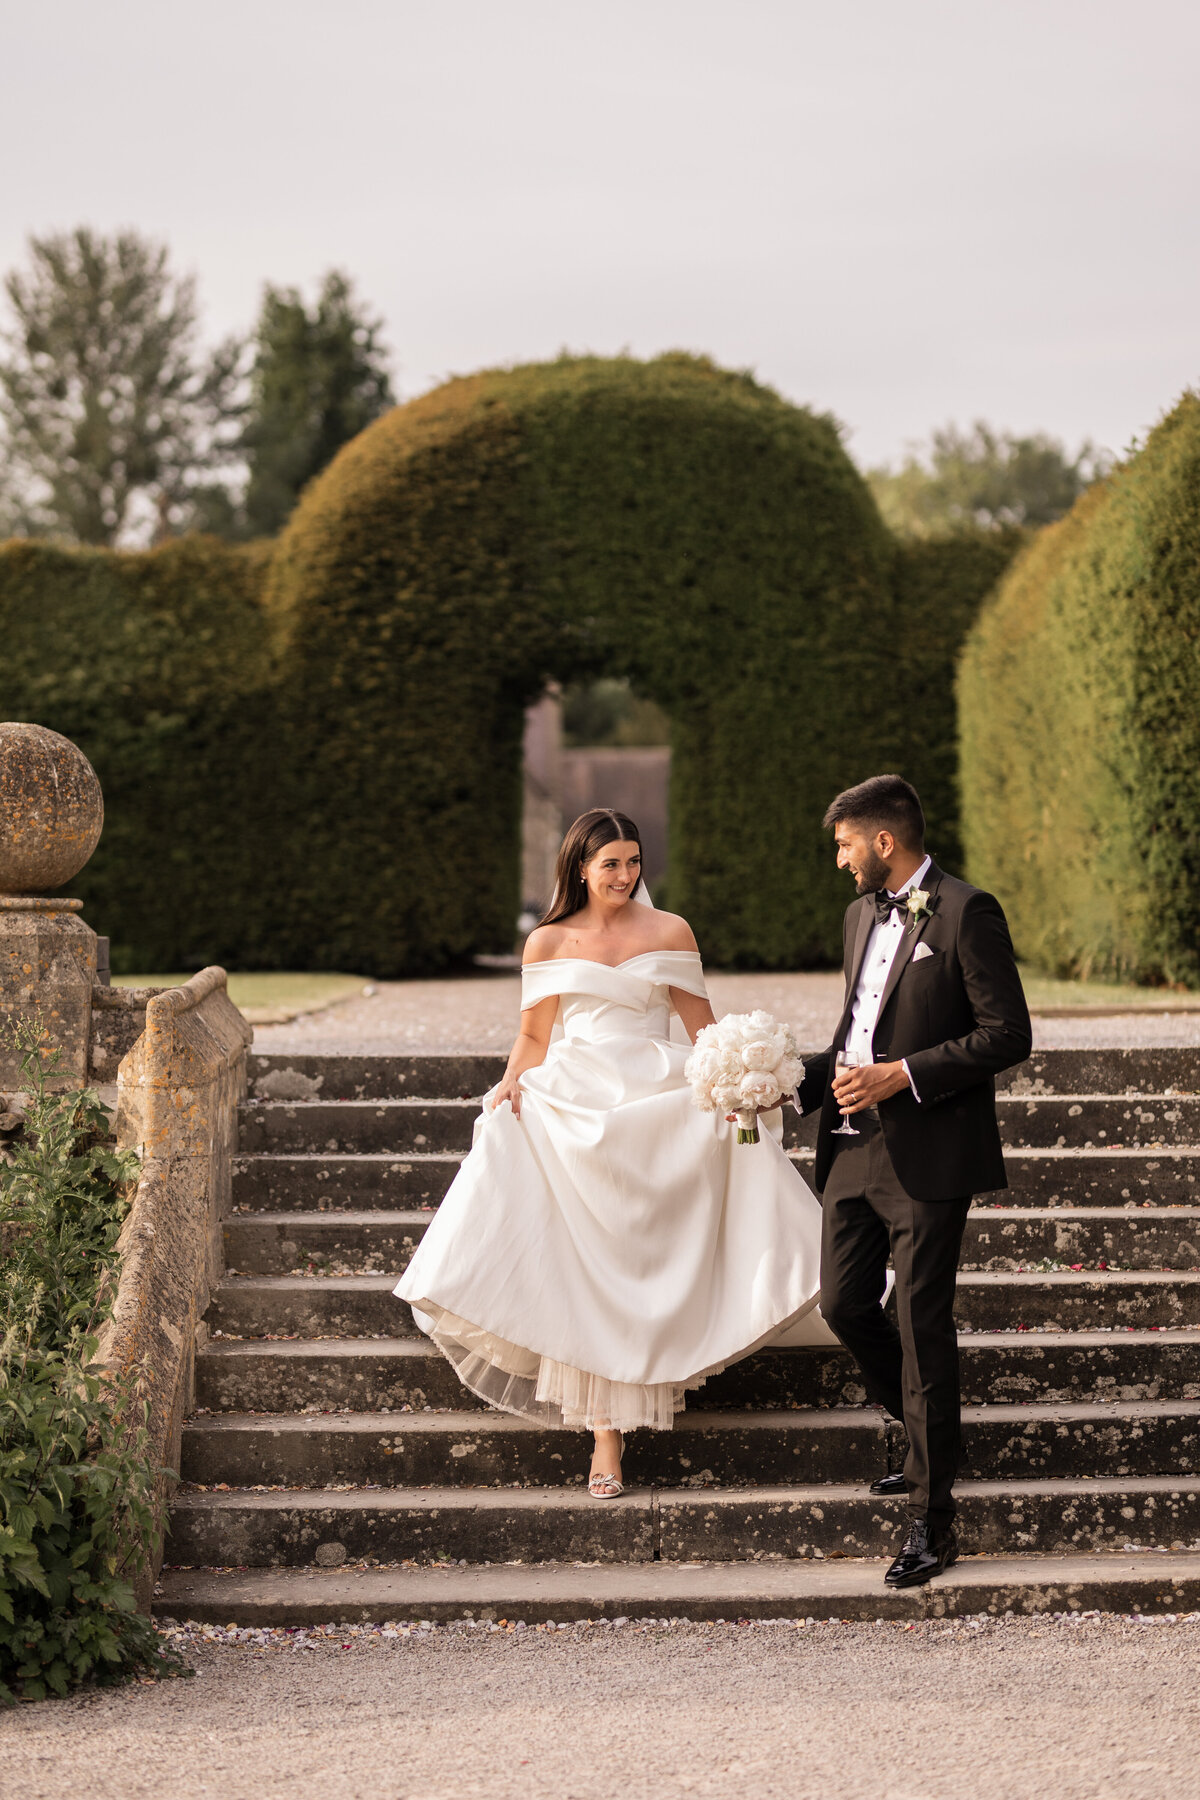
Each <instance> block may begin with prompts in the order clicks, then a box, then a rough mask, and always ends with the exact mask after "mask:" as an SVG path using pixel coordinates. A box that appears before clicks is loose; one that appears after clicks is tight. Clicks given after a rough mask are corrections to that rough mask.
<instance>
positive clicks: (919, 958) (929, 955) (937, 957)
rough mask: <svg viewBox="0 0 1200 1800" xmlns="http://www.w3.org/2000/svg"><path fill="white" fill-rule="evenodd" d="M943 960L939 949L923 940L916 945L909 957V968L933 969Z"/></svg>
mask: <svg viewBox="0 0 1200 1800" xmlns="http://www.w3.org/2000/svg"><path fill="white" fill-rule="evenodd" d="M943 960H944V958H943V956H942V953H941V951H940V950H936V949H935V948H934V946H933V945H932V944H926V943H924V942H922V943H920V944H918V945H917V947H916V949H915V950H914V951H913V953H912V956H911V958H910V959H909V965H908V966H909V968H910V969H933V968H936V967H937V966H938V964H939V963H941V962H942V961H943Z"/></svg>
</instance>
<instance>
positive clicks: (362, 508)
mask: <svg viewBox="0 0 1200 1800" xmlns="http://www.w3.org/2000/svg"><path fill="white" fill-rule="evenodd" d="M1007 554H1008V550H1007V548H1005V547H1003V546H998V545H997V544H995V543H994V542H993V543H987V542H983V541H980V542H976V541H975V540H971V539H963V540H953V541H951V542H949V543H947V544H944V545H938V544H923V545H917V546H911V547H907V548H898V547H897V546H896V544H895V543H894V542H893V540H892V539H891V537H890V536H889V534H888V533H887V531H886V530H885V528H884V526H883V525H882V522H881V521H880V518H879V515H878V513H877V511H876V509H875V506H874V503H873V501H872V500H871V498H870V495H869V493H868V491H867V489H866V486H865V484H864V482H863V481H862V479H861V478H860V476H859V475H858V473H857V471H856V470H855V469H854V467H853V465H852V463H851V462H850V460H849V458H848V457H847V455H846V453H845V451H844V449H843V448H842V445H841V442H840V439H839V436H838V432H837V429H836V427H835V425H834V424H833V422H832V421H831V420H829V419H827V418H823V417H819V416H816V415H814V414H813V413H811V412H808V411H806V410H804V409H802V408H798V407H795V406H792V405H789V404H788V403H787V402H785V401H783V400H781V399H780V398H779V396H778V395H776V394H774V393H772V392H771V391H770V390H769V389H766V388H763V387H761V386H759V385H758V384H757V383H755V382H754V381H753V380H751V379H750V378H749V377H747V376H744V375H738V374H731V373H728V372H726V371H722V370H719V369H717V368H715V367H714V366H713V365H712V364H711V363H709V362H707V361H706V360H704V359H702V358H697V357H690V356H683V355H673V356H666V357H660V358H659V359H657V360H656V361H654V362H651V363H639V362H636V361H634V360H633V359H631V358H617V359H613V360H607V361H605V360H600V359H595V358H563V359H561V360H559V361H557V362H554V363H550V364H540V365H534V366H530V367H526V368H519V369H513V370H507V371H496V372H491V373H486V374H482V375H478V376H474V377H471V378H468V379H465V380H460V381H454V382H451V383H449V384H447V385H446V386H445V387H443V388H440V389H438V390H437V391H436V392H434V393H432V394H429V395H426V396H424V397H423V398H422V399H420V400H417V401H414V402H412V403H411V404H409V405H407V406H404V407H401V408H397V409H396V410H394V411H393V412H391V413H389V414H387V415H386V416H385V417H383V418H382V419H380V420H378V421H377V422H376V423H375V424H374V425H372V426H371V427H369V428H368V429H367V430H366V431H365V432H363V433H362V434H361V435H360V436H359V437H358V438H357V439H355V440H354V441H353V442H352V443H351V444H349V445H348V446H347V447H346V448H345V449H344V450H343V451H342V452H341V453H340V454H339V456H338V457H337V458H336V459H335V460H334V462H333V463H332V464H331V465H330V467H329V468H328V469H327V470H326V471H325V473H324V474H323V475H322V476H321V477H319V478H318V480H317V481H315V482H314V483H313V484H312V486H311V487H310V488H309V489H308V491H307V492H306V494H305V495H304V497H303V498H302V500H301V502H300V504H299V506H298V508H297V510H296V512H295V513H294V514H293V517H292V519H291V521H290V522H289V525H288V527H287V529H286V530H285V532H284V533H283V534H282V536H281V537H280V538H279V540H278V541H277V542H276V543H275V544H274V545H261V546H251V547H249V548H248V549H240V550H239V549H234V548H230V547H228V546H224V545H221V544H218V543H216V542H214V541H210V540H191V541H184V542H181V543H178V544H174V545H170V546H166V547H164V548H162V549H159V550H156V551H153V552H150V553H148V554H146V555H141V556H138V555H120V554H113V553H105V552H87V553H70V552H65V551H62V550H55V549H50V548H47V547H45V546H38V545H31V544H17V545H12V546H10V547H8V548H7V549H5V550H4V551H2V552H0V620H2V621H3V625H4V631H5V634H6V636H5V641H6V647H7V651H8V654H7V656H6V659H5V662H4V665H3V667H2V668H0V713H2V714H3V715H5V716H8V717H10V718H28V719H34V720H37V721H38V722H40V723H42V724H45V725H49V726H51V727H52V728H54V729H55V730H59V731H63V732H65V733H66V735H67V736H69V737H72V738H74V739H75V741H76V742H78V743H79V744H80V746H81V747H82V748H83V749H84V750H85V751H86V752H87V754H88V755H89V756H90V757H91V759H92V761H93V762H94V764H95V766H96V769H97V771H98V773H99V775H100V779H101V782H102V783H103V786H104V790H105V796H106V803H107V809H108V823H107V826H106V830H105V835H104V838H103V840H102V843H101V847H100V849H99V851H98V852H97V854H96V857H95V859H94V862H93V864H92V865H91V867H90V868H89V869H88V870H87V871H86V872H85V874H84V875H83V876H82V877H81V879H80V880H79V881H78V882H77V883H73V884H72V888H73V889H74V890H75V891H77V892H79V893H80V894H81V895H82V896H83V897H84V899H85V900H86V901H87V906H88V915H89V917H90V918H91V919H92V921H93V922H94V923H95V924H96V926H97V927H98V928H99V929H101V930H106V931H107V932H108V933H109V934H110V936H111V937H112V938H113V939H114V963H115V966H116V967H118V968H121V969H126V970H128V969H130V968H132V967H134V966H138V967H141V968H143V969H144V968H147V967H158V968H170V967H175V968H187V967H191V966H196V965H199V964H202V963H204V962H207V961H218V962H223V963H226V964H229V965H232V966H238V967H241V968H247V967H251V968H252V967H261V968H270V967H289V966H290V967H309V968H353V969H357V970H361V971H362V972H364V973H371V974H375V975H381V976H387V975H399V974H409V973H416V972H420V971H431V970H436V969H441V968H446V967H449V966H453V965H454V964H456V963H459V962H463V961H465V960H466V959H467V958H469V957H470V955H472V954H473V953H477V952H480V951H497V950H506V949H508V948H510V947H511V943H512V936H513V921H514V919H515V916H516V912H517V907H518V903H519V898H520V896H519V893H518V839H519V821H520V805H521V772H520V746H521V731H522V711H523V708H524V706H525V705H526V704H527V703H528V701H530V700H531V699H532V698H534V697H535V696H536V695H537V694H538V693H539V692H540V691H541V690H542V688H543V686H544V684H545V682H546V681H547V680H548V679H550V678H557V679H558V680H560V681H564V682H568V681H572V680H580V679H589V678H591V677H593V676H595V675H599V674H611V675H618V676H624V677H628V678H629V679H630V680H631V682H632V683H633V685H634V687H635V688H636V689H637V690H638V691H639V692H641V693H643V694H645V695H646V696H648V697H649V698H651V699H653V700H655V701H657V702H658V703H659V704H660V705H662V706H663V707H664V708H665V709H666V711H667V712H668V714H669V715H670V718H671V721H672V732H673V760H672V794H671V846H670V860H671V896H670V903H671V905H672V906H673V907H676V908H678V909H679V910H681V911H683V912H684V913H686V914H687V916H688V917H689V918H690V919H691V920H692V923H693V924H694V926H695V928H696V931H697V933H698V935H699V938H700V941H701V944H702V946H703V949H704V951H705V954H706V955H707V956H708V957H709V959H710V960H711V961H713V962H714V963H718V964H720V963H724V964H726V965H738V964H740V965H741V966H744V967H781V968H782V967H798V966H806V965H812V964H817V963H821V962H826V961H829V960H830V959H836V957H837V956H838V955H839V954H840V944H841V918H842V913H843V911H844V908H845V904H846V901H847V898H848V887H847V883H846V880H845V878H844V877H843V876H840V875H839V874H838V873H837V871H836V869H835V866H834V859H833V856H832V854H831V847H830V843H829V840H828V838H827V837H826V836H825V834H823V833H822V832H821V829H820V818H821V814H822V812H823V810H824V807H825V805H826V803H827V802H828V800H829V798H830V797H831V796H832V794H833V793H834V792H836V791H837V790H838V789H839V788H841V787H844V786H846V785H847V784H849V783H851V782H854V781H858V780H860V779H862V777H864V776H865V775H868V774H873V773H877V772H879V771H880V770H881V769H883V768H887V767H891V768H897V769H900V770H901V771H903V772H905V773H907V774H909V775H910V776H911V777H912V778H913V779H914V780H916V781H917V783H918V785H919V786H920V787H921V789H922V793H923V796H924V798H925V801H926V805H927V808H928V810H929V815H930V820H931V824H932V826H933V827H934V836H933V845H934V848H935V850H936V851H937V852H938V854H939V855H941V856H942V857H943V859H944V860H946V861H948V862H949V863H950V864H951V866H953V865H954V863H955V861H956V858H957V829H956V817H957V814H956V806H955V797H954V777H953V748H952V747H953V742H954V716H953V693H952V683H951V680H950V667H951V664H952V661H953V656H954V654H955V652H956V650H957V647H958V644H959V641H960V639H961V636H962V632H963V630H964V629H965V624H966V621H967V619H968V617H969V616H970V615H971V614H972V612H973V610H974V608H975V607H976V605H977V604H978V600H979V597H980V594H981V592H982V590H983V589H984V588H985V587H986V586H987V585H988V584H989V583H990V581H991V580H993V579H994V577H995V574H996V573H997V572H998V570H999V567H1000V566H1001V563H1002V562H1003V559H1004V557H1005V556H1006V555H1007Z"/></svg>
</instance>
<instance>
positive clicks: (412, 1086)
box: [246, 1016, 516, 1100]
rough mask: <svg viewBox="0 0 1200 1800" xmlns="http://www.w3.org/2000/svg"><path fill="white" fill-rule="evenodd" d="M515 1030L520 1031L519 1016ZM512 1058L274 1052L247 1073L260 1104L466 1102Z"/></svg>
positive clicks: (253, 1062) (253, 1061)
mask: <svg viewBox="0 0 1200 1800" xmlns="http://www.w3.org/2000/svg"><path fill="white" fill-rule="evenodd" d="M513 1029H514V1033H515V1030H516V1018H515V1016H514V1019H513ZM507 1060H508V1059H507V1056H505V1055H496V1054H492V1053H488V1052H483V1053H479V1052H460V1051H449V1052H440V1053H439V1052H436V1051H428V1052H423V1053H421V1054H418V1055H412V1054H408V1053H406V1052H404V1051H400V1052H398V1053H396V1054H395V1055H390V1056H337V1055H326V1056H321V1055H306V1056H292V1055H288V1054H286V1053H284V1052H270V1053H267V1054H262V1055H253V1056H250V1057H249V1058H247V1068H246V1074H247V1080H248V1085H249V1089H250V1093H251V1094H252V1095H253V1097H254V1098H255V1099H257V1100H409V1099H413V1098H419V1099H424V1100H465V1099H469V1098H470V1097H471V1096H472V1095H477V1094H486V1092H487V1090H488V1089H489V1088H490V1087H494V1086H495V1085H496V1083H497V1082H498V1081H499V1079H500V1077H501V1076H502V1075H503V1073H504V1066H505V1063H506V1061H507Z"/></svg>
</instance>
